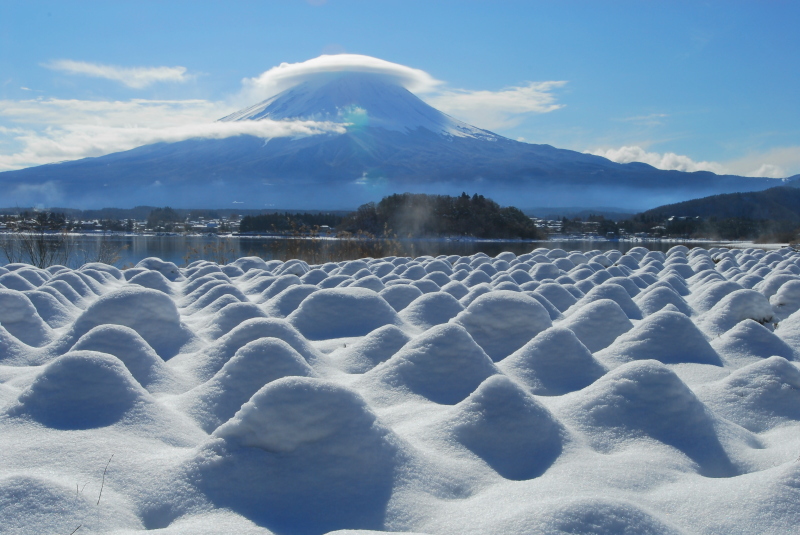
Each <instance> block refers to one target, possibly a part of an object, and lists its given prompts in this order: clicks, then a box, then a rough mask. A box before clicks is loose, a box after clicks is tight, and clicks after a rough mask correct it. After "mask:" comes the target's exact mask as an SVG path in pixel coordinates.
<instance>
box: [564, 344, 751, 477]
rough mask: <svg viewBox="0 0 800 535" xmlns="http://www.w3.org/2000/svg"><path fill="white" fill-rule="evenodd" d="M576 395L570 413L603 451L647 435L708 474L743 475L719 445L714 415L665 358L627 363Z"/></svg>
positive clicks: (608, 450)
mask: <svg viewBox="0 0 800 535" xmlns="http://www.w3.org/2000/svg"><path fill="white" fill-rule="evenodd" d="M571 396H573V397H572V398H571V399H569V400H568V401H567V402H566V406H565V407H564V409H565V411H564V412H565V415H568V417H569V419H570V420H571V421H573V422H574V423H575V424H576V425H577V426H578V427H579V428H580V429H581V430H582V431H584V433H586V434H587V436H588V437H589V439H590V441H591V442H592V445H593V446H594V447H595V448H597V449H598V450H599V451H601V452H610V451H613V450H614V449H615V448H617V447H618V446H620V445H621V444H624V443H625V442H629V441H631V440H636V439H641V438H642V437H648V438H651V439H654V440H657V441H659V442H662V443H664V444H666V445H668V446H672V447H673V448H676V449H677V450H679V451H681V452H682V453H684V454H685V455H686V456H687V457H689V458H690V459H691V460H692V461H693V462H694V463H696V465H697V469H698V472H699V473H700V474H702V475H704V476H707V477H731V476H734V475H737V474H738V473H739V471H738V470H737V468H736V467H735V466H734V465H733V463H732V462H731V459H730V458H729V456H728V454H727V453H726V451H725V449H724V448H723V446H722V444H721V443H720V440H719V437H718V436H717V433H716V427H715V424H716V422H715V418H714V416H713V414H712V413H711V412H710V411H709V410H708V409H707V408H706V407H705V405H703V403H702V402H701V401H700V400H699V399H697V397H696V396H695V394H694V393H693V392H692V391H691V389H689V387H688V386H686V384H684V383H683V381H681V380H680V379H679V378H678V376H677V375H675V374H674V373H673V372H672V371H670V370H669V369H668V368H667V367H666V366H664V365H663V364H661V363H660V362H657V361H654V360H645V361H636V362H631V363H629V364H624V365H622V366H620V367H619V368H617V369H616V370H613V371H611V372H609V373H608V374H606V375H605V376H604V377H602V378H600V379H599V380H598V381H597V382H595V383H594V384H593V385H591V386H589V387H587V388H586V389H584V390H582V391H580V392H577V393H574V394H571Z"/></svg>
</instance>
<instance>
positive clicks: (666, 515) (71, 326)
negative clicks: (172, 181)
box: [0, 246, 800, 535]
mask: <svg viewBox="0 0 800 535" xmlns="http://www.w3.org/2000/svg"><path fill="white" fill-rule="evenodd" d="M2 273H3V274H2V276H0V532H8V533H23V534H25V533H30V534H40V533H63V534H69V533H70V532H72V531H73V530H75V529H76V528H77V527H78V526H80V529H79V530H78V532H77V533H116V534H131V533H138V532H140V531H144V530H150V531H153V532H154V533H163V534H169V535H175V534H198V533H209V534H210V533H214V534H217V533H236V534H240V533H242V534H248V533H278V534H324V533H328V532H333V531H339V532H340V533H348V532H349V533H355V532H358V533H365V532H369V531H376V532H377V531H381V532H415V533H431V534H434V533H435V534H439V533H441V534H462V533H473V534H484V533H498V534H499V533H502V534H508V533H512V534H513V533H520V534H522V533H525V534H527V533H542V534H544V533H599V534H618V533H630V534H634V533H636V534H639V533H648V534H679V533H720V534H722V533H724V534H731V533H796V532H797V526H798V525H800V461H799V460H798V455H800V369H799V368H798V360H799V359H800V254H799V253H796V252H794V251H792V250H789V249H782V250H780V251H775V252H769V253H767V252H764V251H761V250H756V249H746V250H728V249H710V250H703V249H692V250H689V249H687V248H686V247H683V246H678V247H674V248H673V249H671V250H670V251H669V252H668V253H666V254H664V253H661V252H655V251H648V250H647V249H644V248H642V247H637V248H635V249H632V250H631V251H629V252H628V253H627V254H625V255H622V254H621V253H620V252H618V251H607V252H605V253H601V252H600V251H590V252H587V253H577V252H569V251H563V250H559V249H555V250H549V249H536V250H534V251H532V252H531V253H529V254H523V255H520V256H516V255H514V254H512V253H502V254H500V255H498V256H497V257H496V258H491V257H489V256H487V255H485V254H476V255H474V256H471V257H459V256H440V257H438V258H432V257H420V258H415V259H411V258H395V257H389V258H380V259H363V260H356V261H351V262H341V263H338V264H335V263H328V264H324V265H308V264H306V263H305V262H301V261H297V260H292V261H289V262H285V263H284V262H279V261H270V262H265V261H263V260H261V259H259V258H241V259H239V260H237V261H235V262H233V263H232V264H229V265H227V266H218V265H216V264H214V263H210V262H206V261H199V262H195V263H193V264H190V265H189V266H188V267H186V268H178V267H177V266H175V265H174V264H171V263H168V262H163V261H161V260H158V259H155V258H150V259H146V260H143V261H142V262H140V263H139V265H137V266H136V267H135V268H132V269H129V270H126V271H124V272H121V271H119V270H117V269H115V268H112V267H109V266H103V265H100V264H89V265H86V266H83V267H82V268H80V269H77V270H70V269H67V268H65V267H62V266H53V267H50V268H48V269H45V270H40V269H36V268H33V267H31V266H28V265H22V264H11V265H8V266H5V268H4V269H3V270H2ZM112 455H113V457H112ZM98 502H99V503H98Z"/></svg>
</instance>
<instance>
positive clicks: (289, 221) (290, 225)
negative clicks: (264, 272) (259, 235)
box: [239, 212, 342, 232]
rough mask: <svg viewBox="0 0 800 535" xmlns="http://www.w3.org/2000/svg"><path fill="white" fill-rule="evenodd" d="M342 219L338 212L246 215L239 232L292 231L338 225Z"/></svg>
mask: <svg viewBox="0 0 800 535" xmlns="http://www.w3.org/2000/svg"><path fill="white" fill-rule="evenodd" d="M341 221H342V216H341V215H336V214H326V213H320V214H309V213H304V214H291V213H289V212H284V213H282V214H279V213H275V214H260V215H247V216H244V217H243V218H242V220H241V222H240V223H239V232H291V231H295V230H298V231H299V230H300V229H303V228H306V229H312V228H314V227H322V226H324V225H327V226H329V227H337V226H339V224H340V223H341Z"/></svg>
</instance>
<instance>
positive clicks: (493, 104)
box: [425, 81, 567, 130]
mask: <svg viewBox="0 0 800 535" xmlns="http://www.w3.org/2000/svg"><path fill="white" fill-rule="evenodd" d="M566 83H567V82H564V81H554V82H528V83H527V85H523V86H517V87H507V88H504V89H501V90H500V91H468V90H466V89H453V90H444V91H441V92H439V93H437V94H434V95H431V96H428V97H427V98H426V99H425V100H426V101H427V102H428V103H429V104H430V105H431V106H433V107H435V108H438V109H439V110H441V111H443V112H445V113H448V114H450V115H452V116H454V117H456V118H458V119H461V120H463V121H466V122H468V123H470V124H474V125H475V126H479V127H481V128H487V129H489V130H492V129H503V128H511V127H514V126H517V125H518V124H520V123H521V122H522V121H523V120H524V119H525V116H526V115H529V114H533V113H548V112H551V111H555V110H557V109H559V108H562V107H563V105H561V104H556V97H555V95H554V94H553V93H552V91H553V90H554V89H557V88H559V87H563V86H564V85H565V84H566Z"/></svg>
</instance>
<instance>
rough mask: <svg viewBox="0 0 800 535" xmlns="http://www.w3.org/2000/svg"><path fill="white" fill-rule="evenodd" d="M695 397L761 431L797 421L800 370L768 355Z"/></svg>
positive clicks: (799, 402) (753, 429)
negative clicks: (766, 357)
mask: <svg viewBox="0 0 800 535" xmlns="http://www.w3.org/2000/svg"><path fill="white" fill-rule="evenodd" d="M699 397H700V399H702V400H703V401H704V402H705V404H706V405H707V406H708V407H709V408H711V409H712V410H713V411H714V413H716V414H718V415H720V416H722V417H723V418H727V419H728V420H730V421H732V422H735V423H737V424H739V425H741V426H742V427H744V428H745V429H748V430H750V431H753V432H754V433H761V432H764V431H767V430H769V429H772V428H774V427H776V426H778V425H782V424H786V423H794V422H798V421H800V370H798V369H797V368H796V367H795V366H793V365H792V363H791V362H789V361H788V360H786V359H784V358H782V357H770V358H768V359H764V360H761V361H758V362H755V363H753V364H750V365H749V366H745V367H743V368H740V369H738V370H736V371H735V372H733V373H732V374H731V375H729V376H728V377H726V378H725V379H723V380H722V381H720V382H719V383H717V384H713V385H710V386H708V387H706V388H703V389H701V390H700V393H699Z"/></svg>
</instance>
